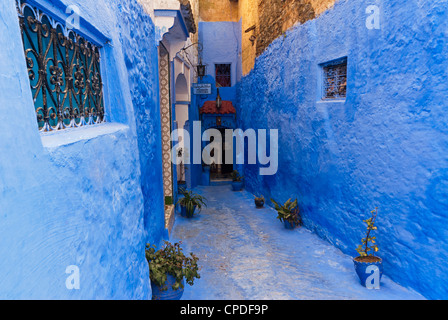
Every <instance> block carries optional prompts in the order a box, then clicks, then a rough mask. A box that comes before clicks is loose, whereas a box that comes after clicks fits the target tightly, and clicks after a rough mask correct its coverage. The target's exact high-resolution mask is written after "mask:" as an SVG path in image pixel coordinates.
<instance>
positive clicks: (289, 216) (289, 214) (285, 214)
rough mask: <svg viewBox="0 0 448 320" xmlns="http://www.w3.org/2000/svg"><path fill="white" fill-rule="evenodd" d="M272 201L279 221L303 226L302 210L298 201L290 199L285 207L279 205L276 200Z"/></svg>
mask: <svg viewBox="0 0 448 320" xmlns="http://www.w3.org/2000/svg"><path fill="white" fill-rule="evenodd" d="M271 201H272V203H273V204H274V206H275V210H277V213H278V215H277V219H279V220H280V221H281V222H284V221H288V222H289V223H292V224H294V225H300V224H302V218H301V216H300V210H299V207H298V206H297V204H298V202H297V199H296V200H294V201H291V199H288V201H286V202H285V204H283V205H281V204H279V203H277V202H276V201H275V200H274V199H271Z"/></svg>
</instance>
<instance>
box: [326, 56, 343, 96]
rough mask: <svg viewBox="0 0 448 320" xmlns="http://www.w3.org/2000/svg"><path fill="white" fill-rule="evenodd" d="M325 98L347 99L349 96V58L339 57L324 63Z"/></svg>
mask: <svg viewBox="0 0 448 320" xmlns="http://www.w3.org/2000/svg"><path fill="white" fill-rule="evenodd" d="M322 70H323V86H322V89H323V93H322V96H323V99H324V100H331V99H333V100H335V99H345V98H346V96H347V59H346V58H343V59H339V60H336V61H333V62H330V63H326V64H324V65H322Z"/></svg>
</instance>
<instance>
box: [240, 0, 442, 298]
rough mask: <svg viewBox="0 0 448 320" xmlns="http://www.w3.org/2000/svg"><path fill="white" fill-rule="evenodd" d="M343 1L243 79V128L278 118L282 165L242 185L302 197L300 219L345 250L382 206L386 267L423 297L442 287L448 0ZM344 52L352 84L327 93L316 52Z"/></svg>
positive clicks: (279, 196)
mask: <svg viewBox="0 0 448 320" xmlns="http://www.w3.org/2000/svg"><path fill="white" fill-rule="evenodd" d="M374 3H375V4H376V5H377V6H378V7H379V8H380V11H381V15H380V17H381V24H380V26H381V28H380V29H379V30H369V29H367V28H366V19H367V17H368V15H367V14H366V7H367V4H366V3H365V2H364V1H360V0H351V1H339V2H338V3H337V4H336V5H335V7H334V8H333V9H331V10H329V11H328V12H326V13H324V14H322V15H321V16H320V17H318V18H317V19H315V20H312V21H308V22H306V23H305V24H303V25H296V26H295V27H293V28H292V29H290V30H289V31H288V32H286V34H285V37H280V38H278V39H276V40H275V41H274V42H273V43H272V44H271V45H270V46H269V47H268V48H267V50H266V51H265V52H264V54H262V55H261V56H260V57H259V58H257V60H256V64H255V68H254V70H252V72H251V73H249V75H248V76H246V77H244V78H243V80H242V82H241V84H240V88H239V89H240V90H239V97H240V103H239V104H238V106H239V109H238V117H239V120H240V125H241V126H242V127H243V128H244V129H247V128H255V129H257V128H262V129H265V128H272V129H279V130H280V138H279V139H280V141H279V148H280V151H279V152H280V155H279V156H280V158H279V172H278V173H277V174H276V175H275V176H265V177H261V176H258V168H257V167H256V166H246V167H245V176H246V186H247V188H248V189H249V190H250V191H251V192H253V193H255V194H264V196H265V197H267V198H269V197H273V198H274V199H276V200H280V201H286V200H287V199H288V198H290V197H294V198H295V197H297V198H298V199H299V203H300V207H301V210H302V214H303V217H304V221H305V225H306V227H307V228H310V229H312V230H314V231H315V232H317V233H318V234H319V235H320V236H321V237H323V238H325V239H327V240H328V241H330V242H331V243H333V244H334V245H336V246H337V247H339V248H341V249H342V250H343V251H344V252H346V253H348V254H352V255H353V256H355V255H356V251H355V248H356V247H357V245H358V244H360V241H361V238H362V237H363V236H364V232H365V225H364V224H363V222H362V220H363V219H366V218H367V217H368V215H369V212H370V210H372V209H373V208H374V207H376V206H378V207H379V217H378V223H377V224H378V228H379V230H378V232H377V234H376V235H377V238H378V244H379V247H380V252H379V254H380V256H381V257H382V258H383V260H384V264H385V272H386V274H387V275H389V276H390V277H392V278H393V279H394V280H395V281H397V282H399V283H400V284H402V285H404V286H407V287H412V288H414V289H415V290H417V291H419V292H420V293H422V294H424V295H425V296H426V297H428V298H447V297H448V281H447V280H446V279H445V277H444V275H445V274H446V273H447V272H448V267H447V264H446V261H447V260H448V234H447V232H446V230H447V229H446V221H447V218H448V216H447V215H448V203H447V197H446V194H447V192H448V188H447V183H446V181H447V179H448V171H447V169H446V168H447V167H448V153H447V152H446V150H447V147H448V136H447V134H448V126H447V123H448V116H447V113H446V101H447V93H448V84H447V82H446V78H447V76H448V43H447V39H448V37H447V30H448V12H447V10H446V1H443V0H435V1H415V0H412V1H406V2H402V1H375V2H374ZM344 56H347V57H348V96H347V99H346V100H345V101H343V102H323V101H320V91H319V83H320V81H321V79H320V75H321V68H320V67H319V64H321V63H324V62H326V61H331V60H333V59H336V58H340V57H344Z"/></svg>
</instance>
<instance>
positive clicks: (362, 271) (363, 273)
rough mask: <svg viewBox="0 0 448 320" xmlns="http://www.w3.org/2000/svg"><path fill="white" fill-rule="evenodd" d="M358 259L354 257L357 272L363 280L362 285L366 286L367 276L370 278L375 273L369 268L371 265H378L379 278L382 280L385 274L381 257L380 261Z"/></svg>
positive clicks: (361, 280) (360, 279)
mask: <svg viewBox="0 0 448 320" xmlns="http://www.w3.org/2000/svg"><path fill="white" fill-rule="evenodd" d="M358 258H359V257H358ZM356 259H357V258H355V259H353V263H354V264H355V270H356V274H357V275H358V277H359V281H360V282H361V285H363V286H364V287H365V286H366V281H367V278H369V277H370V276H371V275H372V274H373V272H372V270H368V269H369V267H371V266H376V267H378V270H379V272H380V279H379V280H380V281H381V277H382V275H383V260H381V258H379V259H380V261H378V262H363V261H357V260H356ZM370 269H371V268H370Z"/></svg>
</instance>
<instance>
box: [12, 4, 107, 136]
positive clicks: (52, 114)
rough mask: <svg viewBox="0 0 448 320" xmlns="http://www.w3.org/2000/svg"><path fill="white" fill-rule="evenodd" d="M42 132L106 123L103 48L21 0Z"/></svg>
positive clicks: (30, 72) (28, 64)
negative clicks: (102, 72) (101, 52)
mask: <svg viewBox="0 0 448 320" xmlns="http://www.w3.org/2000/svg"><path fill="white" fill-rule="evenodd" d="M16 6H17V12H18V15H19V21H20V29H21V32H22V40H23V46H24V50H25V58H26V66H27V69H28V75H29V79H30V87H31V91H32V95H33V100H34V106H35V111H36V117H37V122H38V126H39V131H41V132H48V131H54V130H62V129H66V128H75V127H82V126H87V125H94V124H99V123H102V122H105V108H104V97H103V83H102V78H101V70H100V51H99V49H100V47H98V46H96V45H94V44H93V43H91V42H90V41H88V40H87V39H85V38H84V37H82V36H80V35H79V34H77V33H75V32H74V31H73V30H71V29H68V28H67V27H66V26H65V25H64V24H63V23H61V22H59V21H57V20H56V19H54V18H52V17H50V16H49V15H48V14H47V13H45V12H43V11H41V10H40V9H38V8H35V7H33V6H32V5H30V4H28V3H27V1H26V0H16Z"/></svg>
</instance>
